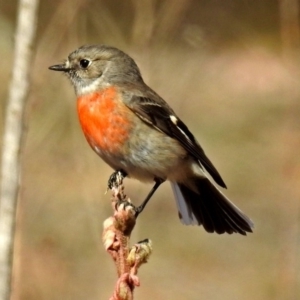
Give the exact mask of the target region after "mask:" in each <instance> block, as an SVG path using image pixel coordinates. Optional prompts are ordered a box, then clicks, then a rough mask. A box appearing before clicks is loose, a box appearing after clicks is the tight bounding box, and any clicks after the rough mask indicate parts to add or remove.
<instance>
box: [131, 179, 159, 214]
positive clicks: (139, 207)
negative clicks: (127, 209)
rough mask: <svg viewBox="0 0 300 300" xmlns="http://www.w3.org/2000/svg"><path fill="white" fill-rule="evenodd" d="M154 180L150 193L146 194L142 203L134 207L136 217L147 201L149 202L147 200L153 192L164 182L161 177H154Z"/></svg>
mask: <svg viewBox="0 0 300 300" xmlns="http://www.w3.org/2000/svg"><path fill="white" fill-rule="evenodd" d="M154 181H155V184H154V186H153V187H152V189H151V191H150V193H149V194H148V195H147V197H146V199H145V200H144V201H143V203H142V204H141V205H140V206H138V207H137V208H136V209H135V211H136V218H137V217H138V215H139V214H140V213H141V212H142V211H143V210H144V208H145V207H146V205H147V203H148V202H149V200H150V199H151V197H152V195H153V194H154V193H155V191H156V190H157V189H158V187H159V186H160V185H161V184H162V183H163V182H164V180H163V179H161V178H154Z"/></svg>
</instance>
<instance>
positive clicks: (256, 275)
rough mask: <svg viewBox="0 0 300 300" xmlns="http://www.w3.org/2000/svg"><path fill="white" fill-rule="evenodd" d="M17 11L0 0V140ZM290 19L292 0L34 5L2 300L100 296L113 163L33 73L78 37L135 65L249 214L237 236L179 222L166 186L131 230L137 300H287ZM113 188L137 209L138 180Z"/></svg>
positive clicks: (54, 84) (293, 215) (294, 134)
mask: <svg viewBox="0 0 300 300" xmlns="http://www.w3.org/2000/svg"><path fill="white" fill-rule="evenodd" d="M16 14H17V1H16V0H12V1H5V0H0V36H1V39H0V55H1V57H2V58H3V59H2V61H1V69H2V71H1V73H0V80H1V86H0V95H1V99H2V101H1V106H0V109H1V114H0V115H1V125H0V126H1V135H2V132H3V117H4V112H5V100H6V98H7V91H8V84H9V80H10V75H11V67H12V63H13V56H12V55H13V46H14V43H13V37H14V30H15V26H16ZM298 18H299V3H298V1H295V0H287V1H274V0H273V1H271V0H260V1H251V0H219V1H217V0H211V1H205V0H176V1H172V0H163V1H159V0H143V1H140V0H132V1H121V0H110V1H107V0H106V1H104V0H103V1H96V0H78V1H72V0H64V1H59V0H52V1H41V3H40V9H39V22H38V37H37V40H36V53H35V59H34V63H33V65H32V88H31V93H30V98H29V102H28V108H27V124H28V132H27V137H26V147H25V151H24V153H23V162H22V164H23V180H22V181H23V182H22V188H21V197H20V202H19V207H18V220H17V234H16V249H15V255H14V297H13V299H15V300H17V299H22V300H36V299H43V300H48V299H49V300H50V299H51V300H56V299H57V300H58V299H66V300H68V299H70V300H71V299H72V300H79V299H91V300H93V299H108V298H109V297H110V296H111V294H112V291H113V287H114V284H115V280H116V274H115V269H114V264H113V262H112V261H111V258H110V256H109V255H108V254H107V253H106V252H105V250H104V247H103V245H102V241H101V234H102V223H103V221H104V220H105V219H106V218H107V217H108V216H110V215H111V206H110V194H109V193H108V194H106V195H105V194H104V193H105V190H106V183H107V179H108V177H109V175H110V174H111V172H112V170H111V169H110V168H109V167H108V166H106V165H105V164H104V163H103V162H102V161H101V159H100V158H98V157H97V155H96V154H95V153H94V152H93V151H92V150H91V149H90V148H89V146H88V144H87V143H86V141H85V139H84V137H83V134H82V132H81V129H80V127H79V124H78V120H77V115H76V107H75V105H76V103H75V94H74V91H73V88H72V87H71V85H70V83H69V82H68V80H67V79H66V78H65V77H64V76H63V75H61V74H58V73H54V72H50V71H49V70H48V67H49V66H50V65H53V64H56V63H60V62H61V61H62V60H63V59H64V58H66V57H67V55H68V54H69V53H70V52H71V51H73V50H74V49H76V48H77V47H79V46H81V45H83V44H91V43H105V44H109V45H112V46H116V47H118V48H121V49H122V50H124V51H125V52H127V53H128V54H130V55H131V56H132V57H133V58H134V59H135V60H136V62H137V64H138V65H139V67H140V69H141V71H142V74H143V76H144V79H145V81H146V82H147V83H148V84H149V85H150V86H151V87H152V88H153V89H154V90H155V91H157V92H158V93H159V94H160V95H161V96H162V97H163V98H164V99H165V100H166V101H168V102H169V103H170V104H171V106H172V107H173V108H174V110H175V111H176V112H177V113H178V115H179V116H180V117H181V118H182V119H183V120H184V121H185V123H186V124H187V125H188V126H189V128H190V129H191V131H192V132H193V133H194V134H195V136H196V137H197V139H198V140H199V142H200V143H201V145H202V146H203V148H204V149H205V151H206V153H207V154H208V156H209V157H210V158H211V160H212V161H213V163H214V164H215V166H216V167H217V168H218V170H219V171H220V173H221V174H222V177H223V178H224V180H225V182H226V184H227V186H228V191H226V194H227V195H228V196H229V197H230V199H232V200H233V201H234V203H235V204H237V205H238V206H239V207H240V208H241V209H242V210H243V211H244V212H245V213H246V214H247V215H248V216H250V217H251V218H252V220H253V221H254V223H255V230H254V233H253V234H249V235H248V236H247V237H243V236H238V235H232V236H230V235H222V236H218V235H216V234H208V233H206V232H205V231H204V230H203V228H199V227H187V226H183V225H181V223H180V221H179V219H178V217H177V210H176V206H175V201H174V199H173V195H172V191H171V189H170V187H169V184H168V183H165V184H164V185H163V186H162V187H161V188H160V189H159V191H158V192H157V193H156V194H155V196H154V197H153V199H152V200H151V202H150V203H149V204H148V206H147V209H146V210H145V212H144V213H143V214H142V215H141V216H140V218H139V220H138V224H137V226H136V228H135V230H134V233H133V236H132V243H134V242H137V241H139V240H142V239H144V238H150V239H151V240H152V241H153V247H154V251H153V255H152V256H151V258H150V261H149V263H148V264H147V265H145V266H143V267H142V268H141V269H140V272H139V277H140V280H141V287H140V288H137V289H136V292H135V293H136V299H174V300H175V299H188V300H199V299H213V300H219V299H220V300H221V299H222V300H227V299H228V300H235V299H238V300H250V299H251V300H252V299H256V300H268V299H272V300H273V299H300V285H299V283H300V276H299V271H298V270H299V267H300V262H299V259H298V253H299V248H300V240H299V205H298V202H299V198H300V184H299V176H300V156H299V148H300V118H299V114H300V104H299V96H300V86H299V81H300V72H299V52H298V50H299V19H298ZM125 186H126V193H127V194H128V195H129V196H130V197H131V199H132V200H133V202H134V203H136V204H138V203H140V202H141V201H142V200H143V198H144V196H145V195H146V194H147V193H148V191H149V189H150V187H151V186H150V185H144V184H142V183H139V182H137V181H133V180H128V179H127V180H126V181H125Z"/></svg>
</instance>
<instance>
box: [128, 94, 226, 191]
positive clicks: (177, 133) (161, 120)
mask: <svg viewBox="0 0 300 300" xmlns="http://www.w3.org/2000/svg"><path fill="white" fill-rule="evenodd" d="M157 97H158V99H156V98H157ZM126 105H127V106H128V107H129V108H130V109H131V110H132V111H133V112H134V113H135V114H136V115H137V116H138V117H140V118H141V119H142V120H143V121H144V122H146V123H148V124H149V125H151V126H153V127H155V128H156V129H157V130H159V131H162V132H164V133H165V134H167V135H168V136H170V137H172V138H174V139H177V140H178V141H179V142H180V144H181V145H182V146H183V147H184V148H185V149H186V151H188V152H189V153H190V154H191V155H192V156H193V157H194V158H195V159H196V160H198V161H199V162H200V165H202V166H203V167H204V168H205V169H206V170H207V172H208V173H209V174H210V175H211V176H212V178H213V179H214V180H215V181H216V183H217V184H219V185H220V186H221V187H224V188H226V185H225V183H224V181H223V179H222V177H221V175H220V174H219V172H218V171H217V169H216V168H215V167H214V165H213V164H212V162H211V161H210V160H209V158H208V157H207V156H206V154H205V153H204V150H203V149H202V147H201V146H200V145H199V143H198V142H197V141H196V139H195V137H194V136H193V134H192V133H191V132H190V131H189V129H188V127H187V126H186V125H185V124H184V123H183V122H182V121H181V120H180V119H179V118H178V117H177V115H176V114H175V113H174V111H173V110H172V109H171V108H170V107H169V106H168V104H167V103H166V102H165V101H164V100H163V99H161V98H160V97H159V96H158V95H156V94H155V100H154V99H152V98H151V97H141V96H136V95H133V96H132V97H131V99H130V101H128V103H126Z"/></svg>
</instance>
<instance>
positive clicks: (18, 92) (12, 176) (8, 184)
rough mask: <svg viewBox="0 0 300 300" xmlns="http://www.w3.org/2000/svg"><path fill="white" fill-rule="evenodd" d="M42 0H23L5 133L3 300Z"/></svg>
mask: <svg viewBox="0 0 300 300" xmlns="http://www.w3.org/2000/svg"><path fill="white" fill-rule="evenodd" d="M38 3H39V1H38V0H20V1H19V11H18V20H17V28H16V35H15V52H14V63H13V72H12V79H11V84H10V89H9V95H8V102H7V109H6V119H5V129H4V130H5V131H4V136H3V151H2V169H1V176H2V181H1V206H0V299H1V300H8V299H10V294H11V278H12V257H13V245H14V232H15V222H16V219H15V216H16V207H17V198H18V192H19V185H20V154H21V150H22V149H21V147H22V142H23V137H24V110H25V103H26V99H27V96H28V91H29V73H30V69H31V63H32V48H33V41H34V37H35V32H36V20H37V8H38Z"/></svg>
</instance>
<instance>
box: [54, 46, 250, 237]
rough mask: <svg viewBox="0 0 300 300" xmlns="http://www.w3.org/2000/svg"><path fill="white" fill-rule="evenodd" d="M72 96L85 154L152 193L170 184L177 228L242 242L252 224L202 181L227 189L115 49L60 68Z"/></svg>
mask: <svg viewBox="0 0 300 300" xmlns="http://www.w3.org/2000/svg"><path fill="white" fill-rule="evenodd" d="M50 69H51V70H54V71H62V72H64V73H65V74H66V75H67V76H68V77H69V79H70V80H71V82H72V84H73V86H74V88H75V92H76V95H77V111H78V116H79V120H80V124H81V127H82V130H83V132H84V135H85V137H86V139H87V141H88V143H89V144H90V146H91V147H92V149H93V150H94V151H95V152H96V153H97V154H98V155H99V156H100V157H101V158H102V159H103V160H104V161H105V162H106V163H107V164H109V165H110V166H111V167H112V168H113V169H114V170H116V171H120V172H122V173H123V174H124V175H127V176H128V177H131V178H136V179H139V180H141V181H146V182H147V181H148V182H149V181H153V180H154V182H155V185H154V187H153V188H152V190H151V192H150V193H149V195H148V197H147V198H146V200H145V201H144V202H143V204H142V205H141V206H140V207H138V208H137V212H138V213H139V212H141V211H142V210H143V208H144V207H145V205H146V203H147V202H148V201H149V199H150V197H151V196H152V194H153V193H154V192H155V190H156V189H157V188H158V187H159V185H160V184H161V183H162V182H164V181H166V180H169V181H170V182H171V186H172V188H173V192H174V195H175V199H176V203H177V208H178V211H179V217H180V219H181V221H182V222H183V223H184V224H187V225H190V224H196V225H203V227H204V229H205V230H206V231H208V232H217V233H218V234H222V233H225V232H227V233H229V234H231V233H233V232H237V233H240V234H243V235H246V232H252V227H253V223H252V221H251V220H250V219H249V218H248V217H247V216H246V215H245V214H244V213H243V212H242V211H241V210H240V209H239V208H238V207H236V206H235V205H234V204H233V203H232V202H231V201H230V200H229V199H228V198H227V197H226V196H225V195H224V194H223V193H222V192H221V191H220V190H219V189H218V188H217V187H216V185H215V184H213V183H212V181H211V180H210V179H209V178H208V177H207V175H206V172H207V173H209V174H210V175H211V177H212V178H213V179H214V181H215V182H216V183H217V184H218V185H219V186H221V187H223V188H226V185H225V183H224V181H223V179H222V178H221V176H220V174H219V173H218V171H217V169H216V168H215V167H214V165H213V164H212V162H211V161H210V160H209V159H208V157H207V156H206V154H205V153H204V151H203V149H202V147H201V146H200V145H199V143H198V142H197V141H196V139H195V137H194V136H193V134H192V133H191V132H190V131H189V129H188V128H187V126H186V125H185V124H184V123H183V122H182V121H181V120H180V118H179V117H178V116H177V114H176V113H175V112H174V111H173V109H172V108H171V107H170V106H169V105H168V104H167V103H166V102H165V101H164V100H163V99H162V98H161V97H160V96H159V95H158V94H156V93H155V92H154V91H153V90H152V89H151V88H150V87H148V86H147V85H146V84H145V83H144V81H143V79H142V76H141V73H140V70H139V68H138V66H137V65H136V63H135V62H134V60H133V59H132V58H131V57H130V56H128V55H127V54H125V53H124V52H122V51H121V50H119V49H116V48H114V47H109V46H105V45H91V46H82V47H80V48H79V49H77V50H75V51H74V52H72V53H71V54H70V55H69V56H68V58H67V60H66V61H65V62H64V63H63V64H59V65H54V66H51V67H50Z"/></svg>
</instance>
